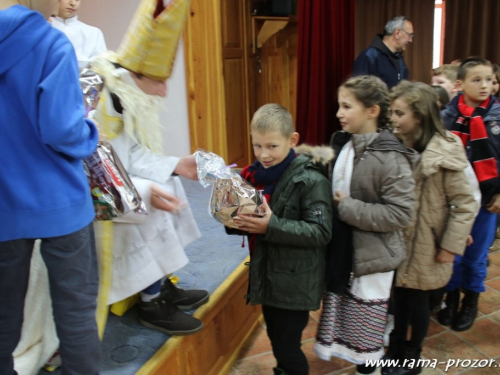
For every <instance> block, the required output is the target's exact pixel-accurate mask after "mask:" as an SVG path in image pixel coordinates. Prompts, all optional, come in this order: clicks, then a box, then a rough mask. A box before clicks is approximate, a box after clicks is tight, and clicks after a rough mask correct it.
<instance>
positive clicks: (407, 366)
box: [382, 345, 422, 375]
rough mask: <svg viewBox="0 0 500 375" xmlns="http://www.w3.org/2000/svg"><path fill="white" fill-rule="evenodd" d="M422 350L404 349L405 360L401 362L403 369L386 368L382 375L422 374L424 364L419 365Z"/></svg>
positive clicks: (407, 347) (406, 347)
mask: <svg viewBox="0 0 500 375" xmlns="http://www.w3.org/2000/svg"><path fill="white" fill-rule="evenodd" d="M421 351H422V348H411V347H409V346H408V345H406V346H405V347H404V354H403V358H402V359H401V360H400V361H402V362H400V363H401V364H400V366H401V367H384V368H383V369H382V375H417V374H420V373H421V372H422V364H419V363H418V360H419V359H420V352H421Z"/></svg>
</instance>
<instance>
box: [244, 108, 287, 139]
mask: <svg viewBox="0 0 500 375" xmlns="http://www.w3.org/2000/svg"><path fill="white" fill-rule="evenodd" d="M250 131H257V132H259V133H266V132H272V131H279V132H281V134H283V135H284V136H285V137H289V136H291V135H292V133H293V132H294V131H295V128H294V125H293V119H292V115H291V114H290V112H288V110H287V109H286V108H285V107H283V106H281V105H279V104H276V103H271V104H265V105H263V106H262V107H260V108H259V109H258V110H257V111H256V112H255V113H254V115H253V117H252V122H251V123H250Z"/></svg>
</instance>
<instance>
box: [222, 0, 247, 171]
mask: <svg viewBox="0 0 500 375" xmlns="http://www.w3.org/2000/svg"><path fill="white" fill-rule="evenodd" d="M246 8H247V7H246V6H245V0H222V1H221V27H222V60H223V76H224V97H225V115H226V137H227V162H228V164H233V163H235V164H237V165H238V166H239V167H244V166H245V165H247V164H248V162H249V143H248V136H249V120H250V119H249V111H248V89H247V66H246V60H247V59H246V55H247V51H246V47H245V27H246V19H247V17H246V14H245V13H246Z"/></svg>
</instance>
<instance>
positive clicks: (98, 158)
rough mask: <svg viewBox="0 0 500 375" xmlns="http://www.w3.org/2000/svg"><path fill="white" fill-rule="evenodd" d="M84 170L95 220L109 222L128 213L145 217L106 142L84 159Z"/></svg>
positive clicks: (125, 172) (120, 166)
mask: <svg viewBox="0 0 500 375" xmlns="http://www.w3.org/2000/svg"><path fill="white" fill-rule="evenodd" d="M84 167H85V171H86V173H87V176H88V178H89V182H90V191H91V194H92V200H93V203H94V210H95V214H96V216H95V218H96V220H112V219H113V218H115V217H118V216H121V215H124V214H126V213H127V212H129V211H135V212H136V213H139V214H147V211H146V205H145V204H144V202H143V201H142V199H141V197H140V195H139V193H138V192H137V190H136V188H135V186H134V184H133V183H132V181H131V180H130V177H129V175H128V173H127V171H126V170H125V168H124V167H123V165H122V163H121V162H120V159H119V158H118V156H117V155H116V153H115V152H114V150H113V148H112V147H111V145H110V144H109V143H108V142H103V141H101V142H99V144H98V145H97V149H96V150H95V151H94V153H93V154H92V155H90V156H89V157H88V158H86V159H85V160H84Z"/></svg>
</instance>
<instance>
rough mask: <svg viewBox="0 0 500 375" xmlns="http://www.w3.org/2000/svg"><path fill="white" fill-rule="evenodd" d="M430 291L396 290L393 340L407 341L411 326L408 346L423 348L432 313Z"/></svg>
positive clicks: (397, 288)
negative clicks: (409, 330)
mask: <svg viewBox="0 0 500 375" xmlns="http://www.w3.org/2000/svg"><path fill="white" fill-rule="evenodd" d="M430 294H431V291H430V290H419V289H409V288H399V287H396V288H394V307H395V314H394V331H392V333H391V339H392V338H395V339H398V340H402V341H405V340H406V335H407V332H408V327H409V325H411V339H410V342H409V343H408V346H409V347H411V348H421V347H422V344H423V342H424V339H425V336H426V335H427V331H428V330H429V322H430V318H431V311H430V309H429V300H430Z"/></svg>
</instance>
